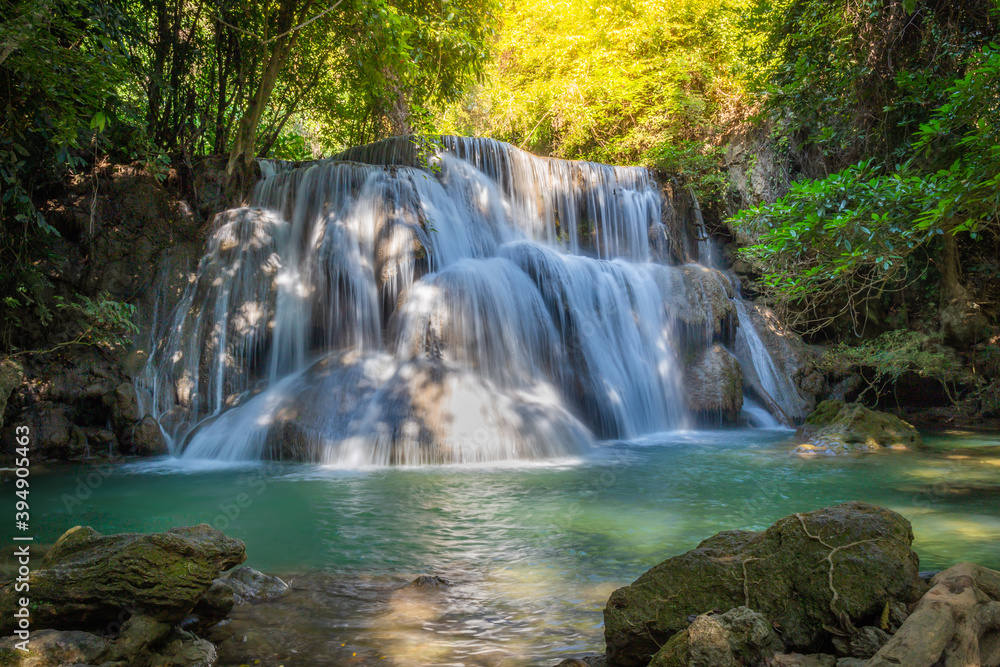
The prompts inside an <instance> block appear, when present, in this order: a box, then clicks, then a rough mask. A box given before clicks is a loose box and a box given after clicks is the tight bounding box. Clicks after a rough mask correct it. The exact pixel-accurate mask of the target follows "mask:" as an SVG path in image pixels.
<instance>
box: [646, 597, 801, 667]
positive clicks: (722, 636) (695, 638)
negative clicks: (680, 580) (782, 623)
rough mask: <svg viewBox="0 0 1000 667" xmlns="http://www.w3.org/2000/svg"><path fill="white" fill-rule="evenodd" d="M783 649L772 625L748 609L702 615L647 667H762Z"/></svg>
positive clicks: (664, 647)
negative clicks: (759, 666)
mask: <svg viewBox="0 0 1000 667" xmlns="http://www.w3.org/2000/svg"><path fill="white" fill-rule="evenodd" d="M783 649H784V644H782V643H781V640H780V639H779V638H778V635H777V634H776V633H775V632H774V629H773V628H772V627H771V623H770V622H769V621H768V620H767V619H766V618H764V616H763V615H761V614H758V613H757V612H755V611H754V610H752V609H749V608H748V607H737V608H735V609H730V610H729V611H727V612H726V613H724V614H702V615H701V616H699V617H698V618H696V619H695V620H694V621H693V622H692V623H691V625H690V626H688V628H687V629H686V630H684V631H683V632H678V633H677V634H676V635H674V636H673V637H671V638H670V641H668V642H667V643H666V644H664V645H663V648H661V649H660V650H659V651H657V652H656V655H654V656H653V659H652V660H651V661H650V662H649V666H648V667H738V666H739V665H759V664H763V663H764V661H765V660H766V659H767V658H770V657H771V656H773V655H774V654H775V653H779V652H781V651H782V650H783Z"/></svg>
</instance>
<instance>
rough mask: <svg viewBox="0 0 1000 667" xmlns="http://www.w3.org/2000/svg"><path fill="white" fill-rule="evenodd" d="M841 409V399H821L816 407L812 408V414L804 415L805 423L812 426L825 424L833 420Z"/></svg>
mask: <svg viewBox="0 0 1000 667" xmlns="http://www.w3.org/2000/svg"><path fill="white" fill-rule="evenodd" d="M843 409H844V402H843V401H838V400H836V399H831V400H828V401H823V402H822V403H820V404H819V405H817V406H816V409H815V410H813V412H812V414H810V415H809V416H808V417H806V423H807V424H811V425H813V426H826V425H827V424H830V423H831V422H833V420H834V419H836V418H837V415H838V414H840V411H841V410H843Z"/></svg>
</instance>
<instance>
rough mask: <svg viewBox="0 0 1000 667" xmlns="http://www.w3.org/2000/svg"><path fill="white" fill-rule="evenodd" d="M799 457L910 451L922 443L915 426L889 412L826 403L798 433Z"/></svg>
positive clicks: (831, 401)
mask: <svg viewBox="0 0 1000 667" xmlns="http://www.w3.org/2000/svg"><path fill="white" fill-rule="evenodd" d="M795 436H796V438H798V440H799V441H800V442H802V443H803V446H801V447H799V448H797V449H796V450H795V451H796V453H798V454H819V453H822V454H841V453H846V452H859V451H873V450H878V449H882V448H886V447H888V448H892V449H908V448H911V447H917V446H919V445H920V444H921V439H920V434H919V433H918V432H917V429H915V428H914V427H913V426H912V425H910V424H909V423H907V422H905V421H903V420H902V419H900V418H899V417H896V416H894V415H890V414H889V413H887V412H880V411H878V410H871V409H869V408H866V407H865V406H863V405H860V404H858V403H847V404H845V403H843V402H841V401H837V400H829V401H823V402H822V403H820V404H819V405H818V406H816V410H815V411H814V412H813V413H812V414H810V415H809V417H808V418H806V421H805V423H804V424H803V425H802V426H801V427H799V430H798V431H796V432H795Z"/></svg>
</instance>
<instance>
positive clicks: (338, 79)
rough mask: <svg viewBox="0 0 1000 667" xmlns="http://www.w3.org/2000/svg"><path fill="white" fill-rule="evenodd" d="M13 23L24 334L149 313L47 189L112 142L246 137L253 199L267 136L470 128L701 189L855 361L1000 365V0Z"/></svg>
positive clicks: (956, 390) (2, 137)
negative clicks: (74, 261)
mask: <svg viewBox="0 0 1000 667" xmlns="http://www.w3.org/2000/svg"><path fill="white" fill-rule="evenodd" d="M0 22H2V23H0V89H2V91H3V93H2V97H0V105H2V106H0V187H2V196H0V216H2V218H3V232H2V236H0V297H2V298H3V304H2V308H3V309H4V316H3V325H2V326H3V331H0V345H2V347H3V349H4V350H5V351H8V352H10V351H16V350H17V349H20V348H23V347H24V345H25V341H24V340H23V339H21V338H18V336H17V335H16V330H18V329H19V328H23V326H24V325H25V324H26V323H29V322H34V323H36V324H38V323H41V324H42V325H44V324H45V323H46V322H48V321H51V320H52V319H53V317H55V316H56V315H55V314H56V313H57V312H60V311H65V312H72V313H74V316H75V317H77V318H78V319H80V320H81V321H82V322H83V324H81V325H79V326H78V327H77V329H76V333H75V334H74V337H71V340H70V341H69V342H75V341H79V342H92V341H95V340H112V341H113V340H114V339H115V337H116V336H120V335H122V334H123V332H124V333H127V330H128V327H129V326H130V324H129V318H130V315H131V310H130V306H129V305H128V304H125V303H121V302H119V301H116V300H114V299H112V298H108V297H107V296H106V295H101V294H96V293H95V294H85V293H77V292H73V291H72V290H70V291H68V292H67V291H66V290H60V289H59V288H58V286H54V285H53V283H52V280H51V276H50V275H49V274H48V273H47V271H46V269H45V261H44V259H45V257H46V256H47V255H48V254H51V253H53V252H55V250H54V247H55V246H54V245H53V239H54V238H63V239H66V238H69V239H70V240H71V242H72V243H78V244H86V243H87V238H88V236H87V230H86V229H85V228H82V229H80V228H78V229H66V228H58V226H57V225H53V224H51V222H50V220H48V219H47V217H46V215H45V213H44V206H42V203H43V202H44V201H45V200H46V199H47V198H48V197H49V196H50V195H51V194H52V193H53V192H54V191H57V190H58V189H59V188H64V187H66V185H67V183H76V184H77V185H79V183H80V182H82V181H84V180H86V179H87V178H89V177H91V176H90V175H92V174H94V173H95V171H96V170H97V168H98V167H99V166H100V165H102V164H107V163H109V162H110V163H117V164H122V163H131V164H135V165H137V166H138V167H141V168H142V169H143V170H145V171H146V172H148V173H149V174H151V175H152V176H153V177H155V178H157V179H159V180H164V179H166V178H167V177H168V174H170V173H173V172H177V171H181V172H183V171H184V170H185V169H188V170H190V169H192V168H193V165H194V164H196V163H197V162H198V161H199V160H202V159H205V158H207V157H209V156H221V158H219V159H222V160H223V162H224V165H225V172H226V174H227V187H228V188H229V190H228V193H229V195H230V196H231V197H234V198H235V197H238V196H239V194H240V192H242V191H245V189H246V184H247V183H248V182H251V181H252V180H253V179H254V178H255V176H254V172H253V168H254V167H253V160H254V158H256V157H272V158H280V159H286V160H301V159H308V158H312V157H319V156H323V155H330V154H332V153H333V152H335V151H337V150H339V149H342V148H344V147H347V146H349V145H354V144H360V143H366V142H369V141H374V140H377V139H381V138H384V137H387V136H392V135H400V134H419V135H432V134H435V133H457V134H475V135H481V136H492V137H495V138H497V139H502V140H504V141H509V142H511V143H513V144H515V145H517V146H520V147H523V148H525V149H528V150H531V151H534V152H536V153H540V154H543V155H551V156H555V157H561V158H571V159H588V160H596V161H602V162H609V163H627V164H643V165H646V166H649V167H651V168H654V169H657V170H659V172H660V173H662V174H663V175H664V176H665V177H669V178H673V179H676V180H677V182H678V183H679V184H681V185H682V186H685V187H690V188H691V189H692V191H693V192H695V193H696V194H697V196H698V197H699V199H700V202H701V206H702V209H703V210H704V211H705V212H706V218H707V222H708V224H709V227H710V229H711V230H712V231H713V232H714V233H715V234H717V235H720V236H721V237H722V238H724V239H727V240H729V241H732V243H731V244H730V245H727V246H726V249H727V252H726V258H727V260H728V261H729V263H730V264H732V265H733V266H734V267H735V268H737V270H738V272H739V273H740V275H741V277H742V278H743V281H744V283H743V284H744V288H745V289H746V290H747V292H748V293H749V294H751V295H755V296H758V297H760V298H762V299H765V300H766V301H767V302H768V303H769V304H770V305H771V306H773V307H774V308H775V309H776V310H777V311H778V312H779V314H780V315H781V316H782V318H783V319H784V320H785V321H786V322H787V323H788V324H789V325H791V326H792V327H794V328H795V329H796V330H798V331H799V332H800V333H803V334H805V335H806V336H808V337H809V339H810V340H812V341H816V342H840V343H846V345H843V344H842V345H841V346H840V347H838V348H835V349H834V351H833V352H832V353H830V354H828V355H827V356H826V357H824V359H825V360H824V361H823V363H825V364H827V365H828V367H829V369H831V370H837V369H841V370H843V369H847V368H865V369H868V370H867V372H868V373H869V380H870V381H871V385H872V386H874V387H879V386H880V381H881V380H882V379H885V378H886V377H888V378H889V379H890V380H891V379H893V378H898V377H900V376H902V375H903V374H905V373H911V374H912V373H917V374H919V375H923V376H927V377H932V378H934V379H936V380H937V381H939V382H940V383H941V384H942V386H943V387H944V390H945V392H946V393H948V394H949V395H950V396H952V398H954V400H955V401H956V402H958V401H960V400H962V397H963V396H965V397H970V396H978V395H980V394H981V392H982V390H984V388H986V387H988V386H990V384H991V383H992V384H993V385H994V386H995V385H996V376H997V375H1000V352H998V351H997V342H998V340H997V337H996V323H997V308H998V304H997V294H1000V266H998V260H997V257H998V256H1000V136H998V133H1000V48H998V46H997V44H996V42H997V41H998V28H1000V8H998V4H997V2H996V1H995V0H969V1H967V2H958V3H956V2H950V1H947V0H776V1H773V2H768V1H764V0H673V1H667V0H610V1H605V2H592V1H589V0H564V1H559V2H556V1H552V0H510V1H509V2H506V3H501V4H497V3H494V2H493V0H336V1H335V2H332V3H328V2H327V1H326V0H321V1H317V0H240V1H238V2H206V1H205V0H145V1H143V2H132V1H129V0H106V1H105V0H0ZM171 170H173V172H172V171H171ZM93 178H94V182H95V188H96V187H97V185H96V183H97V177H93ZM95 200H96V195H95ZM81 226H82V227H85V224H84V223H80V224H79V225H78V227H81ZM994 393H996V392H994Z"/></svg>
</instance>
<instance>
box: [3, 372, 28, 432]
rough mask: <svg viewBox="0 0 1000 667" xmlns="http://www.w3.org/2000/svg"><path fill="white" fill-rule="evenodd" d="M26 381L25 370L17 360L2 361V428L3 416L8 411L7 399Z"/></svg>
mask: <svg viewBox="0 0 1000 667" xmlns="http://www.w3.org/2000/svg"><path fill="white" fill-rule="evenodd" d="M23 379H24V368H22V366H21V364H20V363H18V361H17V360H16V359H12V358H7V359H3V360H0V427H2V426H3V414H4V411H5V410H6V409H7V399H9V398H10V394H11V392H12V391H14V389H15V388H16V387H17V385H19V384H21V380H23Z"/></svg>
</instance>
